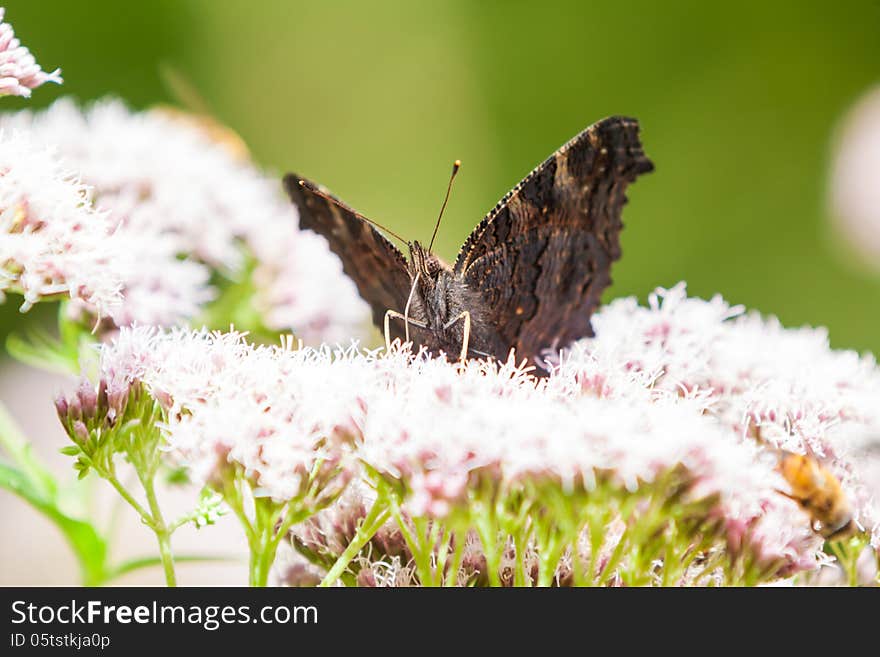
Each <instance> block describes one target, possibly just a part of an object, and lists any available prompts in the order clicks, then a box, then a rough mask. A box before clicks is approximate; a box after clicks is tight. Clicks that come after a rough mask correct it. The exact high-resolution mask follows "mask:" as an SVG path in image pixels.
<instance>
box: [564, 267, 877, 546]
mask: <svg viewBox="0 0 880 657" xmlns="http://www.w3.org/2000/svg"><path fill="white" fill-rule="evenodd" d="M593 324H594V327H595V329H596V336H597V337H595V338H591V339H587V340H582V341H581V342H579V343H578V344H577V345H575V346H574V348H573V349H572V352H571V354H570V355H569V356H568V357H567V358H564V359H563V361H562V364H561V365H560V369H559V371H558V372H557V374H558V375H559V376H560V377H561V378H562V379H563V380H564V379H565V377H566V376H567V377H569V378H571V377H573V378H574V379H575V380H577V381H590V380H596V379H603V380H615V379H620V378H621V377H625V376H636V377H638V376H640V377H641V379H640V381H641V382H646V381H647V384H648V389H649V392H650V394H651V395H654V396H656V395H661V394H673V395H677V396H680V397H682V398H686V397H690V398H697V399H699V400H700V401H699V403H700V404H701V405H702V406H703V407H704V410H705V412H706V413H707V414H709V415H711V416H712V417H714V418H715V419H716V420H717V421H718V422H719V424H720V426H721V427H722V428H727V429H728V430H730V431H732V432H733V433H735V434H736V435H739V436H741V437H743V438H746V439H749V438H751V439H754V438H758V439H759V440H760V441H761V444H762V445H763V446H765V448H767V449H770V450H773V449H784V450H789V451H793V452H797V453H801V454H803V453H811V454H815V455H816V456H817V457H819V458H821V459H823V461H825V462H826V465H827V466H828V467H829V468H830V469H831V471H832V473H833V474H834V475H835V476H837V477H838V478H839V479H840V480H841V482H842V483H843V486H844V490H845V491H846V492H847V494H848V496H849V497H850V498H851V500H852V501H853V502H854V503H855V507H856V511H857V516H858V520H859V521H860V523H861V524H862V525H863V526H864V527H866V528H867V529H868V530H872V529H873V531H874V540H875V541H876V540H877V532H878V519H880V508H878V502H880V500H878V499H877V494H878V486H880V480H878V479H877V477H876V474H872V473H873V472H876V470H877V464H876V459H877V458H878V455H877V454H876V450H875V452H874V455H873V456H869V455H867V453H868V452H867V451H866V450H865V444H866V443H870V442H872V441H874V442H876V441H877V436H878V435H880V369H878V367H877V364H876V361H875V360H874V358H873V357H871V356H859V354H857V353H855V352H853V351H836V350H832V349H831V348H830V347H829V344H828V336H827V332H826V331H825V329H813V328H806V327H805V328H799V329H785V328H783V327H782V326H781V325H780V324H779V322H778V321H777V320H776V319H775V318H762V317H760V316H758V315H757V314H748V315H746V314H743V309H742V308H741V307H730V306H729V305H728V304H726V303H725V302H724V301H723V300H722V299H721V298H720V297H715V298H713V299H712V300H710V301H704V300H701V299H695V298H688V297H687V295H686V292H685V286H684V284H679V285H678V286H676V287H674V288H672V289H669V290H664V289H658V290H657V291H656V292H655V293H654V294H652V295H651V298H650V303H649V306H648V307H641V306H639V305H638V304H637V302H636V301H635V300H634V299H620V300H617V301H614V302H613V303H611V304H610V305H609V306H607V307H605V308H603V309H601V310H600V311H599V312H598V313H597V314H596V315H595V316H594V318H593ZM611 394H616V395H633V394H636V395H637V394H642V393H640V392H639V391H638V386H636V388H635V389H633V388H632V387H625V386H619V385H618V386H614V387H612V388H611Z"/></svg>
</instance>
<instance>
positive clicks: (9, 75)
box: [0, 7, 62, 98]
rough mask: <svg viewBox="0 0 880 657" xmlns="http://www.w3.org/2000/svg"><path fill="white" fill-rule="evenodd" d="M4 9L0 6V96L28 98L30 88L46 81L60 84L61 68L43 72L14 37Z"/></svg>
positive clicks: (34, 87)
mask: <svg viewBox="0 0 880 657" xmlns="http://www.w3.org/2000/svg"><path fill="white" fill-rule="evenodd" d="M5 13H6V10H5V9H4V8H3V7H0V96H24V97H25V98H29V97H30V95H31V89H36V88H37V87H39V86H40V85H41V84H45V83H46V82H54V83H56V84H61V82H62V80H61V69H58V68H56V69H55V70H54V71H52V72H51V73H47V72H45V71H44V70H43V69H41V68H40V65H39V64H37V61H36V60H35V59H34V56H33V55H32V54H31V53H30V51H29V50H28V49H27V48H25V47H24V46H23V45H21V42H20V41H19V40H18V39H16V38H15V32H13V30H12V25H10V24H9V23H5V22H4V21H3V18H4V14H5Z"/></svg>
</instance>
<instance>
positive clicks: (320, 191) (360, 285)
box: [284, 173, 410, 326]
mask: <svg viewBox="0 0 880 657" xmlns="http://www.w3.org/2000/svg"><path fill="white" fill-rule="evenodd" d="M284 187H285V189H286V190H287V193H288V194H289V195H290V198H291V200H292V201H293V202H294V203H295V204H296V206H297V208H298V209H299V223H300V227H302V228H307V229H309V230H313V231H315V232H317V233H320V234H321V235H323V236H324V237H325V238H326V239H327V242H328V243H329V245H330V250H331V251H333V253H335V254H336V255H337V256H339V259H340V260H341V261H342V269H343V271H344V272H345V273H346V275H347V276H348V277H349V278H351V279H352V280H353V281H354V283H355V285H356V286H357V289H358V292H359V293H360V295H361V298H363V299H364V301H366V302H367V303H368V304H370V308H371V309H372V312H373V323H374V324H375V325H376V326H382V323H383V320H384V316H385V311H387V310H396V311H398V312H399V311H402V310H403V307H404V305H405V304H406V299H407V295H408V293H409V290H410V277H409V274H408V273H407V265H406V259H405V258H404V257H403V254H402V253H401V252H400V251H399V250H398V249H397V248H396V247H395V246H394V245H393V244H391V242H389V241H388V240H387V239H385V238H384V237H383V236H382V235H381V234H380V233H379V231H377V230H376V229H375V228H373V226H371V225H370V224H369V223H368V222H367V221H366V220H365V219H363V218H362V215H361V214H360V213H358V212H356V211H355V210H353V209H351V208H350V207H348V206H347V205H345V204H344V203H343V202H342V201H340V200H339V199H337V198H336V197H334V196H333V195H332V194H330V193H329V192H328V191H327V190H326V189H324V188H323V187H321V186H319V185H316V184H315V183H313V182H311V181H309V180H306V179H305V178H302V177H300V176H297V175H296V174H292V173H291V174H287V175H286V176H285V177H284Z"/></svg>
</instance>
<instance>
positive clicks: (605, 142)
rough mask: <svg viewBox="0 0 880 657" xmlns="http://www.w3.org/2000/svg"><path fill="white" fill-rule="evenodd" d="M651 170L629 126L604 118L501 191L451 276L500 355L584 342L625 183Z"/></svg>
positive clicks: (615, 250)
mask: <svg viewBox="0 0 880 657" xmlns="http://www.w3.org/2000/svg"><path fill="white" fill-rule="evenodd" d="M652 169H653V165H652V164H651V161H650V160H649V159H648V158H647V157H646V156H645V154H644V152H643V150H642V146H641V143H640V141H639V127H638V122H637V121H635V120H634V119H628V118H623V117H611V118H608V119H604V120H602V121H599V122H598V123H595V124H593V125H592V126H590V127H589V128H587V129H586V130H584V131H583V132H582V133H580V134H579V135H577V136H576V137H574V138H573V139H572V140H571V141H569V142H568V143H566V144H565V145H563V146H562V147H561V148H560V149H559V150H558V151H556V152H555V153H554V154H553V155H552V156H550V157H549V158H548V159H547V160H546V161H545V162H544V163H542V164H541V165H540V166H538V167H537V168H536V169H535V170H534V171H532V173H530V174H529V175H528V176H527V177H526V178H525V179H523V181H522V182H521V183H520V184H519V185H517V186H516V187H515V188H514V189H513V190H512V191H511V192H510V193H508V194H507V195H506V196H505V197H504V198H503V199H502V200H501V201H500V202H499V203H498V205H496V206H495V208H494V209H493V210H492V211H491V212H490V213H489V214H488V215H487V216H486V218H485V219H483V221H482V222H480V224H479V225H478V226H477V228H476V229H475V230H474V231H473V232H472V233H471V235H470V237H469V238H468V239H467V241H466V242H465V244H464V246H463V247H462V249H461V251H460V253H459V256H458V259H457V260H456V263H455V266H454V272H455V275H456V276H457V277H460V278H461V279H462V280H463V281H464V283H465V284H466V285H467V287H468V288H469V289H470V290H472V291H474V292H479V293H480V294H481V295H482V298H483V299H484V301H485V303H484V304H483V313H484V318H485V320H486V321H487V322H488V323H489V324H490V325H492V326H493V328H494V329H495V331H497V334H498V336H499V340H498V351H499V353H495V354H494V355H495V356H496V357H499V358H504V357H506V355H507V353H506V352H507V351H509V350H510V348H516V352H517V354H518V355H519V356H521V357H527V358H529V359H534V358H535V357H538V356H539V355H540V352H541V351H542V350H543V349H547V348H550V349H556V348H560V347H564V346H566V345H567V344H568V343H570V342H572V341H573V340H576V339H578V338H581V337H585V336H589V335H592V330H591V327H590V321H589V318H590V315H591V314H592V312H593V311H594V310H595V308H596V307H597V306H598V304H599V300H600V298H601V295H602V292H603V291H604V289H605V288H606V287H607V286H608V285H609V284H610V283H611V278H610V268H611V263H612V262H613V261H614V260H616V259H618V258H619V257H620V240H619V237H620V231H621V228H622V227H623V224H622V222H621V219H620V217H621V212H622V210H623V205H624V204H625V203H626V196H625V191H626V187H627V185H628V184H629V183H631V182H633V181H634V180H635V179H636V177H637V176H638V175H640V174H642V173H647V172H649V171H651V170H652Z"/></svg>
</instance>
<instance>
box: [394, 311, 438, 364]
mask: <svg viewBox="0 0 880 657" xmlns="http://www.w3.org/2000/svg"><path fill="white" fill-rule="evenodd" d="M392 317H393V318H394V319H402V320H403V322H404V326H405V327H406V341H407V342H409V325H410V324H412V325H413V326H417V327H418V328H422V329H426V328H428V325H427V324H424V323H423V322H420V321H418V320H416V319H411V318H409V317H407V316H406V315H404V314H403V313H399V312H397V311H396V310H386V311H385V351H386V353H387V352H389V351H391V318H392Z"/></svg>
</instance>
